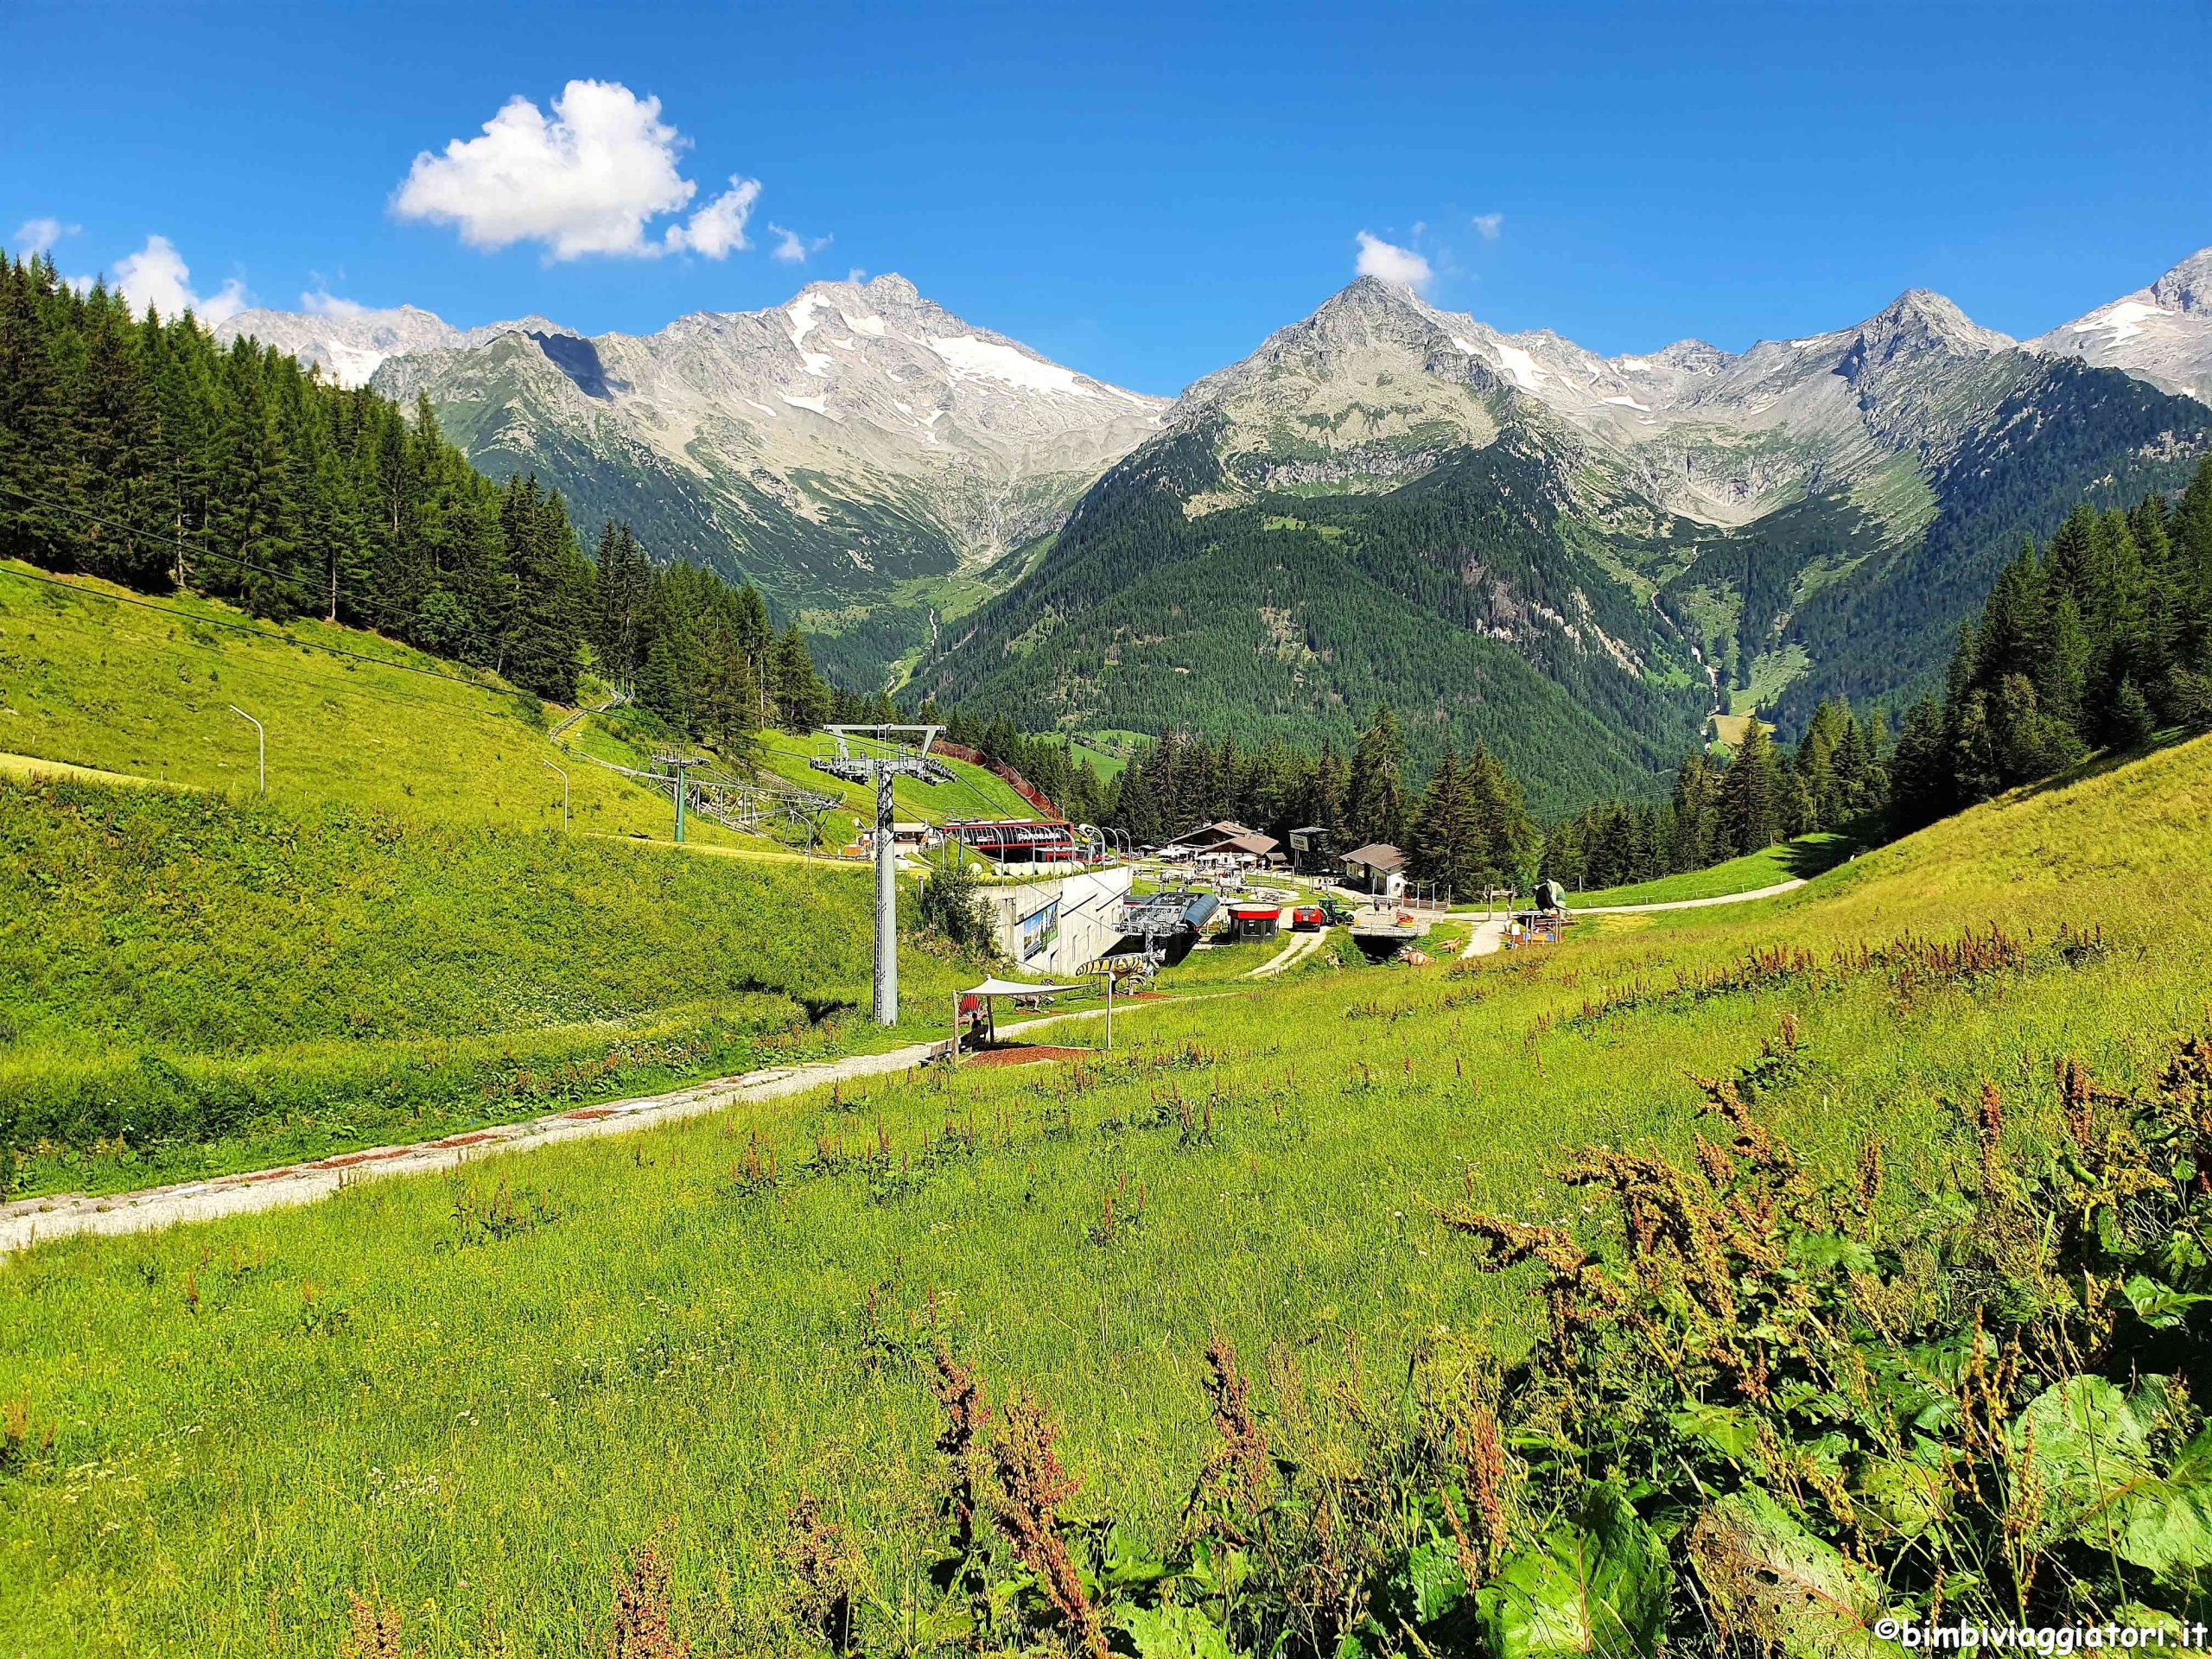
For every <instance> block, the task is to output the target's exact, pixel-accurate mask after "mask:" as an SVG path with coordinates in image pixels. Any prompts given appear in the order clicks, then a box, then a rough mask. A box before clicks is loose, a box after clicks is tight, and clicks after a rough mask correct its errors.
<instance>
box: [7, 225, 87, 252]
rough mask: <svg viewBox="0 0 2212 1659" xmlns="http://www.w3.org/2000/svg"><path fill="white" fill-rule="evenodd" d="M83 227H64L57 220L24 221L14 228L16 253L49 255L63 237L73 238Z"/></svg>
mask: <svg viewBox="0 0 2212 1659" xmlns="http://www.w3.org/2000/svg"><path fill="white" fill-rule="evenodd" d="M84 228H85V227H84V226H81V225H64V224H63V223H62V222H61V221H60V219H26V220H24V222H23V223H22V224H21V225H19V226H16V237H15V242H16V252H17V253H20V254H25V255H29V254H34V253H51V252H53V251H54V244H55V243H57V242H59V241H60V239H61V238H63V237H65V236H74V235H76V234H77V232H79V231H81V230H83V229H84Z"/></svg>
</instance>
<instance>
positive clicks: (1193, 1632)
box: [1114, 1606, 1236, 1659]
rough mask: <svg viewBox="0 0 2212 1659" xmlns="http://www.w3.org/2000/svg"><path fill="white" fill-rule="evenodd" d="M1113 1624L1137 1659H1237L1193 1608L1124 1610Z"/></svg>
mask: <svg viewBox="0 0 2212 1659" xmlns="http://www.w3.org/2000/svg"><path fill="white" fill-rule="evenodd" d="M1114 1622H1115V1623H1116V1624H1118V1625H1120V1626H1121V1627H1122V1629H1123V1630H1126V1631H1128V1635H1129V1639H1130V1640H1131V1641H1132V1642H1134V1643H1136V1649H1137V1653H1138V1655H1139V1656H1140V1659H1236V1650H1235V1649H1232V1648H1231V1647H1230V1645H1229V1638H1228V1637H1225V1636H1224V1635H1223V1634H1222V1633H1221V1631H1220V1630H1219V1629H1218V1628H1217V1626H1216V1625H1215V1624H1214V1622H1213V1621H1212V1620H1211V1619H1210V1618H1207V1617H1206V1616H1205V1614H1204V1613H1202V1612H1200V1611H1198V1609H1197V1608H1195V1607H1172V1606H1171V1607H1123V1608H1120V1609H1118V1610H1117V1611H1116V1612H1115V1614H1114Z"/></svg>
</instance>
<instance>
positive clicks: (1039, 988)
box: [960, 979, 1084, 996]
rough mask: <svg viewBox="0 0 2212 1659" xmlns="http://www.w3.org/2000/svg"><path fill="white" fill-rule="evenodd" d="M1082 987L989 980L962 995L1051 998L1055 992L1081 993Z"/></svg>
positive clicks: (972, 986) (970, 987)
mask: <svg viewBox="0 0 2212 1659" xmlns="http://www.w3.org/2000/svg"><path fill="white" fill-rule="evenodd" d="M1082 989H1084V987H1083V986H1081V985H1024V984H1021V983H1020V982H1017V981H1014V980H1011V979H987V980H985V981H984V982H982V984H980V985H971V986H969V988H967V989H966V990H964V991H963V992H961V993H960V995H963V996H1049V995H1052V993H1053V992H1055V991H1079V990H1082Z"/></svg>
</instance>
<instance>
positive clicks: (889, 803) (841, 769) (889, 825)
mask: <svg viewBox="0 0 2212 1659" xmlns="http://www.w3.org/2000/svg"><path fill="white" fill-rule="evenodd" d="M943 729H944V728H942V727H938V726H895V725H883V726H828V727H824V728H823V730H824V731H826V732H828V733H829V735H830V736H832V737H834V738H836V740H837V753H836V754H835V755H821V756H817V757H816V758H815V759H814V760H812V761H811V762H810V765H811V766H813V767H814V769H815V770H816V771H817V772H828V773H829V775H830V776H831V777H833V778H842V779H845V780H846V781H847V782H848V783H855V784H861V783H865V784H873V785H874V786H875V1023H876V1024H877V1025H879V1026H895V1025H897V1024H898V1023H899V849H898V848H897V846H896V844H895V843H896V842H897V839H898V837H897V835H896V833H895V828H896V826H895V822H894V820H895V813H894V810H893V808H894V805H895V802H894V800H893V794H892V786H893V784H895V783H896V782H897V780H898V779H901V778H918V779H921V781H922V782H924V783H925V784H933V783H937V782H939V781H941V780H942V779H943V778H944V775H945V773H944V766H943V765H942V764H941V763H939V762H938V761H935V760H931V759H930V758H929V754H930V745H931V743H933V742H935V741H937V734H938V732H940V731H941V730H943ZM901 733H906V734H912V737H911V738H902V737H901V736H900V735H899V734H901ZM855 741H860V742H862V743H866V744H868V745H870V746H871V749H872V752H871V753H864V754H855V753H854V752H853V745H854V743H855Z"/></svg>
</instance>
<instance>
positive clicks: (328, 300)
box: [300, 288, 368, 317]
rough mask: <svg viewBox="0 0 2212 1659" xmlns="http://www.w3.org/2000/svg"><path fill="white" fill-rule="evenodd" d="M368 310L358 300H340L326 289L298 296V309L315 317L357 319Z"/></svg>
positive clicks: (314, 290)
mask: <svg viewBox="0 0 2212 1659" xmlns="http://www.w3.org/2000/svg"><path fill="white" fill-rule="evenodd" d="M300 309H301V310H302V311H304V312H306V313H308V315H310V316H316V317H358V316H359V315H361V313H362V312H364V311H365V310H367V309H368V307H367V306H365V305H363V304H362V303H361V302H359V300H341V299H340V298H339V297H338V296H336V295H335V294H333V293H332V292H331V291H330V290H329V289H327V288H318V289H313V290H312V291H310V292H308V293H305V294H302V295H301V296H300Z"/></svg>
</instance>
